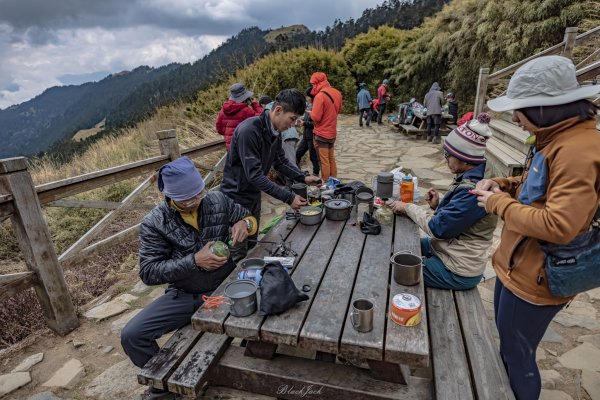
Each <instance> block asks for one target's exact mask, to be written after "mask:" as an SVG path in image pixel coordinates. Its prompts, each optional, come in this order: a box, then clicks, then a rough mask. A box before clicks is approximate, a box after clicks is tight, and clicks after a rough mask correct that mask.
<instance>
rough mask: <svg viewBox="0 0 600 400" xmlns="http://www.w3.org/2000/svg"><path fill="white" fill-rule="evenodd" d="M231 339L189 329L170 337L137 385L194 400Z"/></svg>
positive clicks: (142, 373)
mask: <svg viewBox="0 0 600 400" xmlns="http://www.w3.org/2000/svg"><path fill="white" fill-rule="evenodd" d="M231 340H232V339H231V338H230V337H228V336H225V335H217V334H214V333H209V332H198V331H195V330H193V329H192V326H191V325H186V326H185V327H183V328H181V329H179V330H178V331H177V332H175V333H174V334H173V336H171V338H170V339H169V340H168V341H167V343H166V344H165V345H164V346H163V347H162V349H160V351H159V352H158V354H157V355H155V356H154V357H152V359H150V361H148V363H146V365H145V366H144V368H143V369H142V370H141V371H140V373H139V374H138V382H139V383H140V384H142V385H148V386H152V387H154V388H156V389H162V390H168V391H169V392H173V393H178V394H181V395H184V396H187V397H190V398H196V396H197V395H198V393H199V392H200V389H202V386H203V385H204V383H205V382H206V381H207V380H208V378H209V373H210V370H211V368H212V367H213V366H214V365H215V364H216V363H217V362H218V361H219V359H220V358H221V356H222V355H223V352H224V351H225V350H226V349H227V347H229V344H230V343H231Z"/></svg>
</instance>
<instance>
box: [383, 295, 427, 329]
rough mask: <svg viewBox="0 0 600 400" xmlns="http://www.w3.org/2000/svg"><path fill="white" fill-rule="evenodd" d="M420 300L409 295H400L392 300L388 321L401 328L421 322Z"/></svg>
mask: <svg viewBox="0 0 600 400" xmlns="http://www.w3.org/2000/svg"><path fill="white" fill-rule="evenodd" d="M422 307H423V304H422V303H421V300H420V299H419V298H418V297H417V296H415V295H413V294H409V293H400V294H397V295H395V296H394V297H393V298H392V302H391V304H390V319H391V320H392V321H394V322H395V323H397V324H398V325H402V326H415V325H419V323H420V322H421V308H422Z"/></svg>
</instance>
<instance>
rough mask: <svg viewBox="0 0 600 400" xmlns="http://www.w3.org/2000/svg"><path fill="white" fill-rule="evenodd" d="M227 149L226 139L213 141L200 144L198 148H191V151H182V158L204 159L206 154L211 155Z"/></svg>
mask: <svg viewBox="0 0 600 400" xmlns="http://www.w3.org/2000/svg"><path fill="white" fill-rule="evenodd" d="M224 147H225V139H218V140H213V141H211V142H208V143H205V144H199V145H198V146H194V147H190V148H189V149H184V150H181V155H182V156H188V157H189V158H196V157H202V156H204V155H206V154H210V153H212V152H213V151H218V150H223V149H224Z"/></svg>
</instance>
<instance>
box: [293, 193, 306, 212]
mask: <svg viewBox="0 0 600 400" xmlns="http://www.w3.org/2000/svg"><path fill="white" fill-rule="evenodd" d="M306 204H307V202H306V199H304V198H302V197H300V196H299V195H297V194H296V195H294V201H292V204H290V206H291V207H292V208H293V209H294V210H299V209H300V207H304V206H305V205H306Z"/></svg>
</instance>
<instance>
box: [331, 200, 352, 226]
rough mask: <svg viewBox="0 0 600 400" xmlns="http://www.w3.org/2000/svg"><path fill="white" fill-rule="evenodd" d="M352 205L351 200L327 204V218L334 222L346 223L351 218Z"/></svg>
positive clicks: (332, 201)
mask: <svg viewBox="0 0 600 400" xmlns="http://www.w3.org/2000/svg"><path fill="white" fill-rule="evenodd" d="M351 212H352V203H351V202H350V201H349V200H344V199H336V200H327V201H326V202H325V218H327V219H330V220H332V221H345V220H347V219H349V218H350V213H351Z"/></svg>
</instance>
